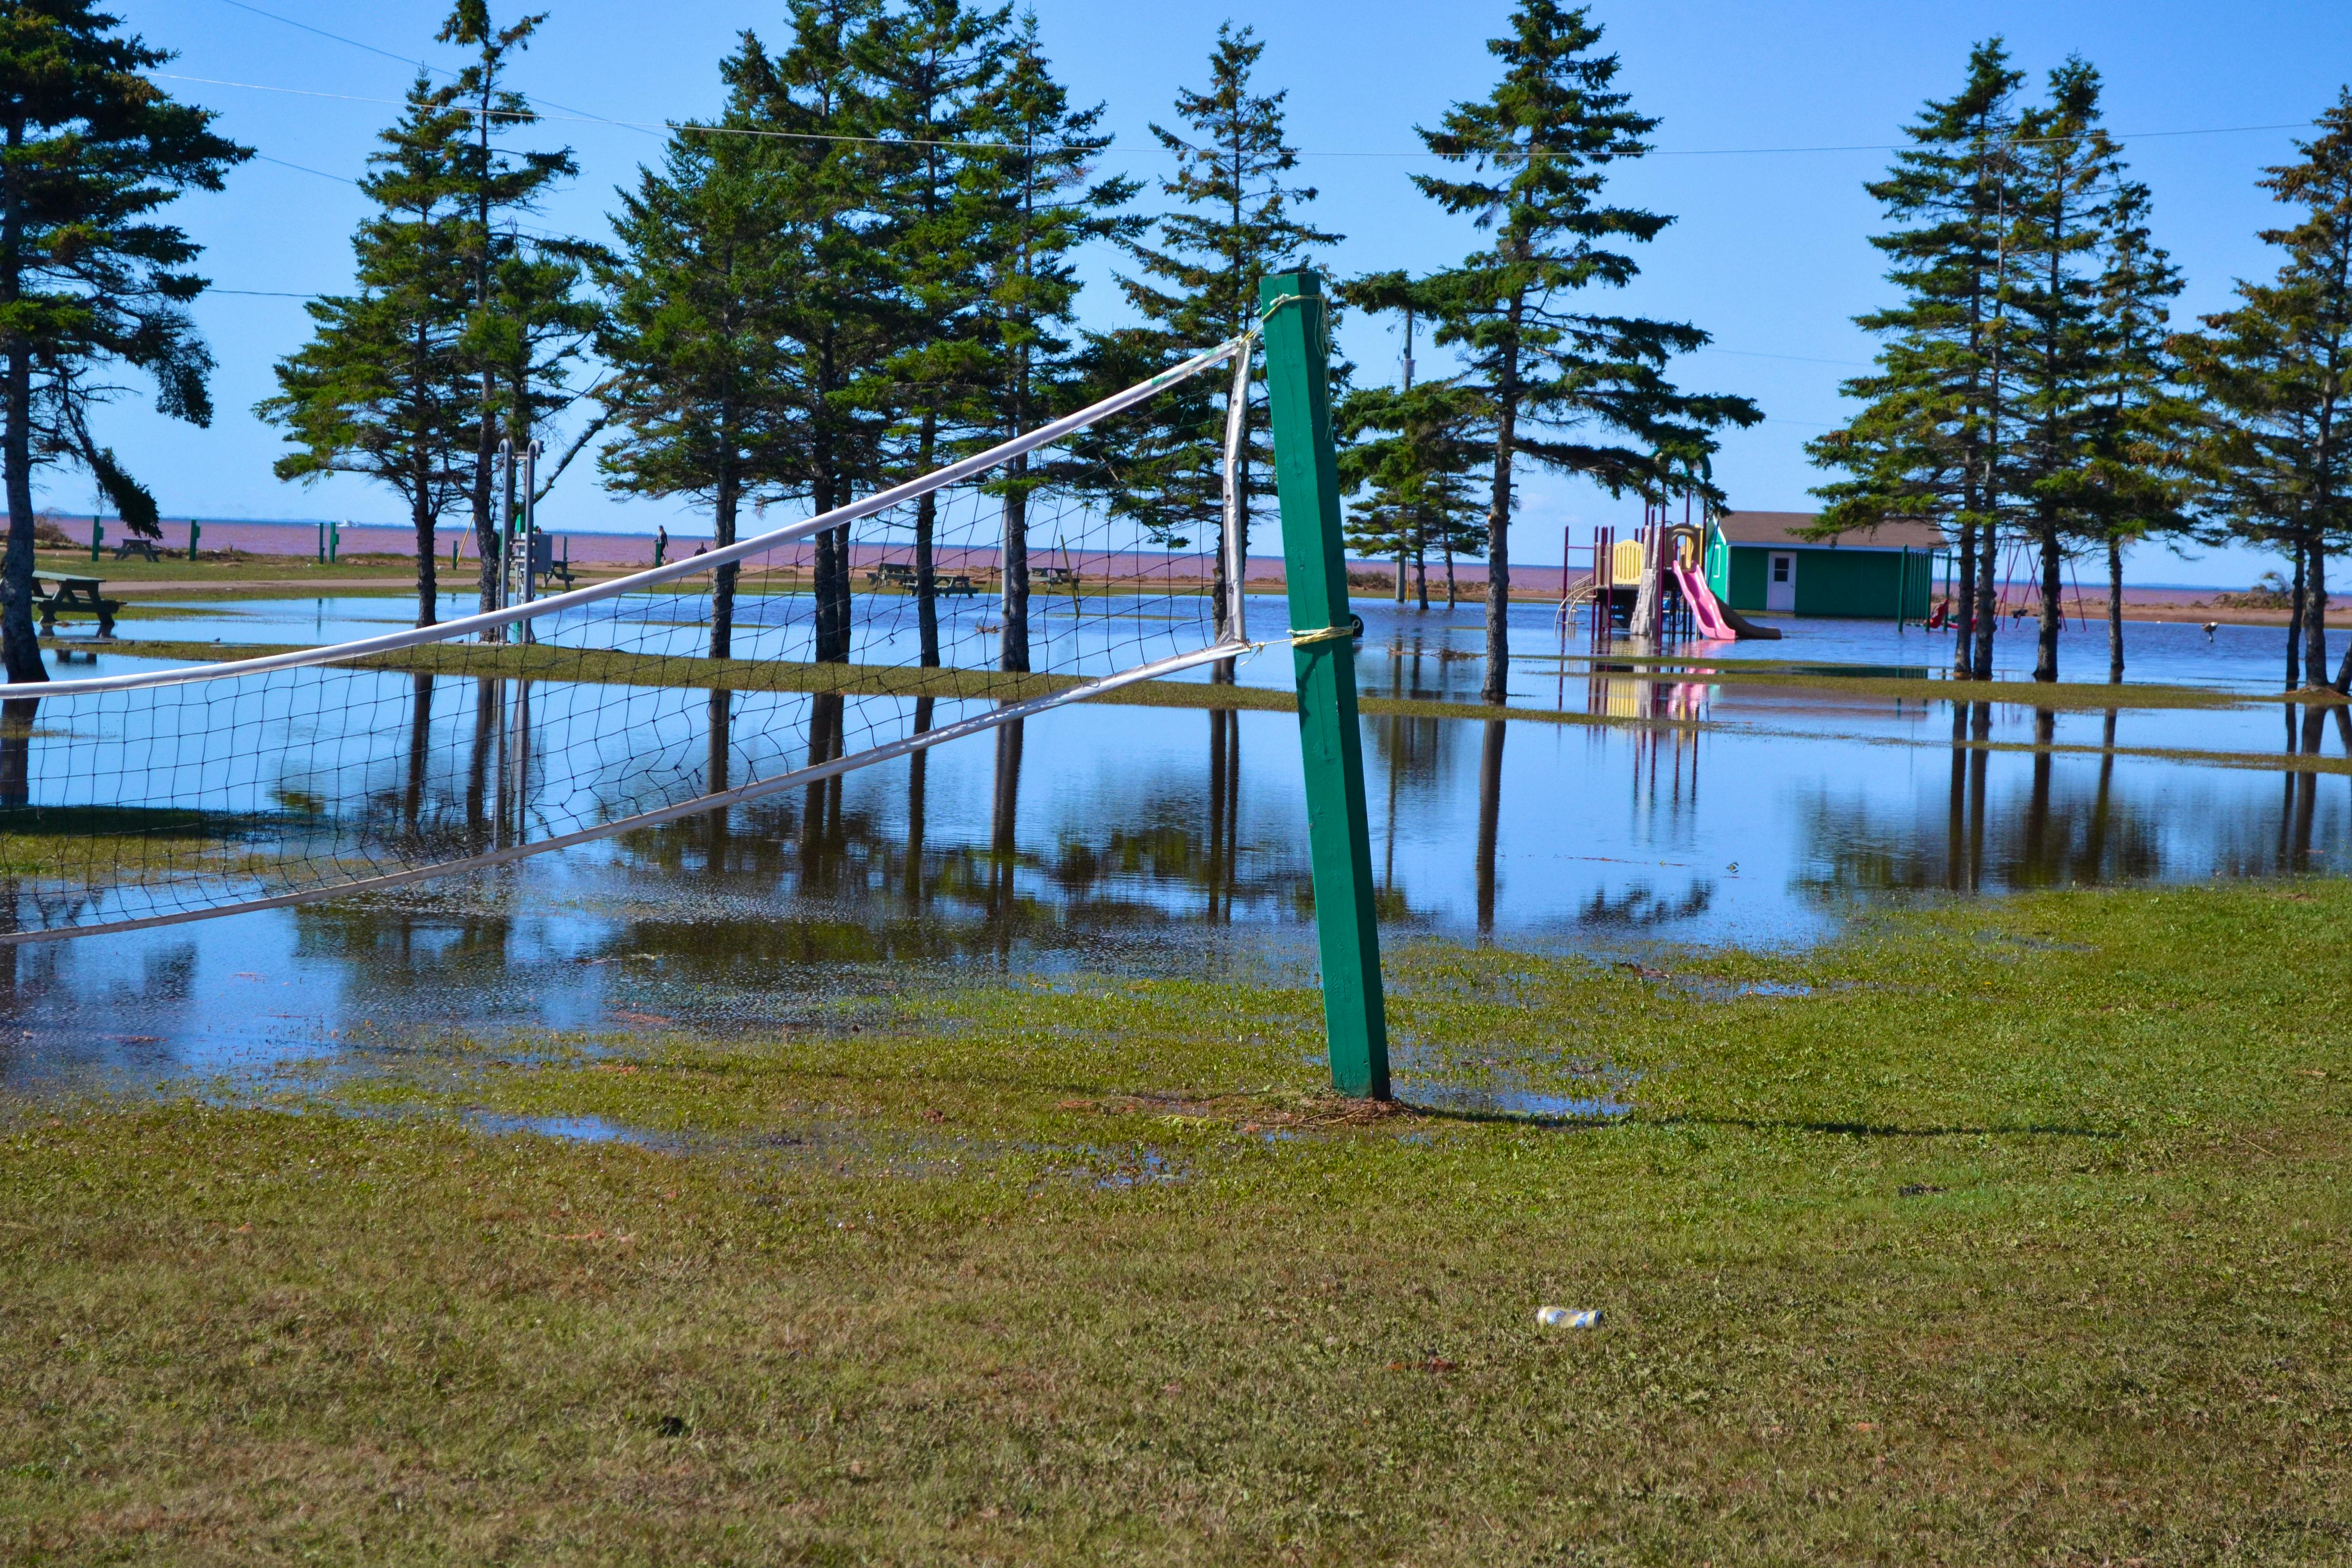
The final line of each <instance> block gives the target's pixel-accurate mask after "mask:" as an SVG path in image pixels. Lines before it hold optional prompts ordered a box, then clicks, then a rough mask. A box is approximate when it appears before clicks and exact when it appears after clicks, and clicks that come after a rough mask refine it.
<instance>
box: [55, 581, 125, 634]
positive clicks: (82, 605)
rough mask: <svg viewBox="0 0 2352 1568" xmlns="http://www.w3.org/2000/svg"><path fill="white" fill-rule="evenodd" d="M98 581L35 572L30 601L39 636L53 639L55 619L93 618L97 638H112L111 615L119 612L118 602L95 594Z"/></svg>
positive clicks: (112, 625) (119, 603) (112, 622)
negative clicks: (35, 611) (36, 612)
mask: <svg viewBox="0 0 2352 1568" xmlns="http://www.w3.org/2000/svg"><path fill="white" fill-rule="evenodd" d="M99 587H100V579H98V578H96V577H79V576H75V575H74V574H70V573H66V572H36V573H34V574H33V598H34V601H35V603H36V605H37V607H38V608H39V610H40V612H41V635H42V636H43V637H50V636H53V635H55V633H56V631H57V626H58V616H97V617H98V635H99V636H100V637H112V636H113V635H114V613H115V612H116V611H117V610H120V609H121V608H122V601H121V600H120V599H109V598H106V597H104V596H103V595H100V593H99V591H98V590H99Z"/></svg>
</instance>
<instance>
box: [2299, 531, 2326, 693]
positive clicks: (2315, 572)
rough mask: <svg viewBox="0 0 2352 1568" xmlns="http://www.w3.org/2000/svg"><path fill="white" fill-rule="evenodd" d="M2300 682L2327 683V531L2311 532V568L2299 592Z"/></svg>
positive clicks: (2317, 684) (2318, 684) (2323, 684)
mask: <svg viewBox="0 0 2352 1568" xmlns="http://www.w3.org/2000/svg"><path fill="white" fill-rule="evenodd" d="M2303 683H2304V684H2305V686H2325V685H2326V684H2327V534H2326V531H2325V530H2323V529H2314V530H2312V534H2311V570H2310V575H2309V578H2308V585H2307V586H2306V587H2305V590H2304V595H2303Z"/></svg>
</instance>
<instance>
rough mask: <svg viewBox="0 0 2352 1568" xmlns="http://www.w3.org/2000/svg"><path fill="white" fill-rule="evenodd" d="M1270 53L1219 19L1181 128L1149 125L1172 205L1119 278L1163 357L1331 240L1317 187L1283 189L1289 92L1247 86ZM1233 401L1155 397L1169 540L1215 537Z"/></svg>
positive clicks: (1203, 343) (1245, 488) (1246, 522)
mask: <svg viewBox="0 0 2352 1568" xmlns="http://www.w3.org/2000/svg"><path fill="white" fill-rule="evenodd" d="M1264 53H1265V44H1264V43H1263V42H1261V41H1260V40H1259V39H1258V38H1257V37H1256V35H1255V32H1253V31H1252V29H1250V28H1248V27H1246V26H1244V27H1239V28H1236V27H1235V26H1234V25H1233V24H1232V23H1231V22H1226V23H1223V24H1222V25H1220V26H1219V27H1218V28H1217V42H1216V47H1214V48H1213V49H1212V50H1211V51H1210V54H1209V85H1208V87H1207V89H1205V90H1202V91H1195V90H1193V89H1190V88H1187V89H1181V90H1179V91H1178V93H1177V95H1176V113H1177V116H1178V119H1179V121H1180V127H1179V128H1178V129H1176V130H1171V129H1169V128H1168V127H1166V126H1163V125H1160V124H1158V123H1154V124H1153V125H1152V126H1151V133H1152V135H1153V136H1155V137H1157V138H1158V139H1159V142H1160V145H1161V146H1162V147H1163V148H1165V149H1167V151H1168V152H1169V153H1171V154H1173V155H1174V157H1175V160H1176V172H1175V173H1174V174H1172V175H1171V176H1170V177H1169V178H1167V179H1165V180H1163V181H1162V182H1161V183H1160V195H1163V196H1165V197H1167V198H1168V199H1169V200H1171V202H1173V203H1175V204H1176V205H1175V206H1174V207H1173V208H1172V209H1171V211H1169V212H1167V213H1165V214H1164V215H1162V216H1160V219H1159V221H1158V223H1157V225H1156V226H1155V227H1154V231H1153V233H1152V235H1151V236H1150V239H1149V240H1148V241H1147V240H1146V239H1144V238H1142V237H1136V238H1133V239H1131V240H1129V245H1128V250H1129V255H1131V256H1132V257H1133V258H1134V259H1135V262H1136V265H1137V268H1138V272H1139V276H1136V277H1125V276H1122V277H1121V278H1120V279H1119V286H1120V288H1121V289H1123V290H1124V291H1125V292H1126V295H1127V299H1128V302H1129V304H1130V305H1132V306H1133V307H1134V308H1135V310H1136V311H1137V312H1138V313H1139V315H1141V316H1142V317H1143V319H1144V321H1146V322H1147V323H1149V329H1150V334H1151V339H1150V341H1151V342H1152V345H1153V347H1154V348H1156V350H1157V352H1158V353H1159V355H1160V357H1161V358H1162V360H1163V361H1164V360H1166V359H1171V358H1176V357H1181V355H1184V354H1190V353H1198V352H1199V351H1201V350H1202V349H1204V348H1207V347H1209V346H1211V345H1212V344H1214V343H1219V342H1224V341H1225V340H1226V339H1228V338H1233V337H1237V336H1239V335H1240V334H1241V333H1243V332H1244V331H1248V330H1249V329H1250V327H1251V326H1252V325H1253V324H1254V323H1255V321H1256V320H1257V294H1258V283H1259V280H1260V279H1264V278H1265V277H1267V276H1268V275H1270V274H1275V273H1281V272H1287V271H1292V270H1295V269H1297V268H1302V267H1306V266H1309V265H1311V264H1312V263H1311V258H1310V255H1309V248H1310V247H1314V246H1318V245H1337V244H1338V243H1339V239H1340V237H1339V235H1336V234H1331V233H1328V232H1326V231H1324V230H1321V229H1318V228H1316V227H1314V226H1311V225H1309V224H1308V223H1307V222H1306V221H1305V220H1304V219H1302V218H1301V217H1300V216H1297V215H1298V212H1299V209H1301V208H1303V207H1305V206H1306V205H1307V204H1308V203H1310V202H1312V201H1314V200H1315V197H1316V192H1315V189H1314V187H1312V186H1307V185H1292V184H1288V183H1287V182H1288V176H1289V175H1290V174H1291V171H1292V170H1294V169H1295V168H1297V163H1298V153H1297V149H1296V148H1294V147H1292V146H1291V145H1290V144H1289V142H1288V141H1287V140H1286V138H1285V135H1284V132H1283V112H1284V111H1283V100H1285V99H1286V98H1287V97H1288V96H1289V94H1288V92H1287V90H1283V91H1276V92H1272V93H1259V92H1255V91H1254V90H1252V81H1251V78H1252V74H1253V73H1254V72H1255V69H1256V68H1257V62H1258V58H1259V57H1260V56H1261V55H1263V54H1264ZM1252 386H1253V389H1252V391H1251V393H1250V399H1251V406H1250V407H1249V408H1248V409H1246V410H1244V439H1243V447H1242V460H1241V464H1240V467H1239V470H1238V472H1237V473H1236V475H1235V481H1236V486H1237V488H1238V489H1239V491H1240V496H1241V533H1242V537H1241V540H1240V542H1239V550H1238V552H1237V553H1238V554H1239V555H1240V556H1241V557H1242V559H1244V561H1246V560H1247V558H1248V553H1249V528H1250V517H1251V514H1252V512H1253V510H1255V505H1256V500H1257V494H1258V486H1257V482H1256V475H1257V474H1258V473H1259V472H1260V471H1262V470H1263V469H1265V468H1267V467H1268V466H1269V465H1270V463H1271V461H1272V458H1271V449H1270V447H1269V445H1268V439H1267V435H1266V421H1265V417H1264V416H1262V415H1261V414H1260V413H1259V412H1258V410H1257V408H1256V404H1257V401H1258V397H1259V395H1258V393H1257V392H1256V390H1255V383H1253V384H1252ZM1230 396H1231V392H1230V388H1229V385H1228V389H1227V390H1226V391H1225V392H1224V394H1223V396H1222V397H1221V396H1220V395H1219V394H1218V391H1217V389H1216V388H1215V387H1214V386H1213V385H1212V384H1211V383H1210V382H1209V380H1208V378H1205V377H1203V378H1201V379H1199V380H1196V381H1195V382H1194V383H1193V384H1192V386H1191V387H1190V388H1189V389H1186V391H1184V392H1181V393H1179V394H1178V395H1173V396H1170V397H1167V398H1164V399H1162V400H1160V403H1159V410H1160V420H1161V424H1162V429H1161V431H1160V433H1159V437H1158V440H1157V442H1156V447H1157V449H1156V451H1155V452H1154V453H1153V454H1152V457H1153V461H1152V462H1151V464H1150V467H1149V468H1147V469H1145V470H1144V471H1141V472H1139V474H1138V475H1137V479H1138V483H1139V486H1141V487H1143V488H1144V489H1147V490H1149V491H1150V493H1152V494H1153V495H1154V496H1155V498H1156V510H1155V523H1156V526H1157V528H1158V529H1159V531H1160V532H1162V533H1163V534H1165V535H1171V536H1172V535H1174V534H1175V532H1176V531H1177V530H1179V529H1182V528H1185V527H1186V526H1187V524H1188V523H1189V525H1190V528H1191V529H1192V530H1197V531H1198V532H1199V533H1200V534H1202V535H1207V534H1219V533H1221V531H1222V528H1223V522H1222V482H1223V448H1224V432H1225V424H1226V411H1225V408H1224V398H1227V397H1230ZM1224 563H1225V556H1224V552H1223V551H1222V550H1220V551H1218V552H1216V565H1215V568H1214V570H1215V578H1216V581H1215V600H1216V614H1217V617H1218V626H1219V629H1220V630H1221V631H1222V630H1223V621H1224V610H1225V593H1224Z"/></svg>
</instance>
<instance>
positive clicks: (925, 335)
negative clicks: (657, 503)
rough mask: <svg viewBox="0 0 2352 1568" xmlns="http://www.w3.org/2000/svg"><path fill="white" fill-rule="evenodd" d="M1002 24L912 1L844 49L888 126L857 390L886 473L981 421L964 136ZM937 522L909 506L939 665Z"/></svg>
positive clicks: (972, 136) (921, 597)
mask: <svg viewBox="0 0 2352 1568" xmlns="http://www.w3.org/2000/svg"><path fill="white" fill-rule="evenodd" d="M1009 19H1010V18H1009V12H1007V11H1005V10H996V11H977V10H972V9H971V8H969V7H967V6H966V5H963V4H962V0H914V3H913V4H910V5H905V6H903V7H900V8H898V9H895V10H891V11H887V12H884V13H882V14H880V15H877V16H875V17H874V18H872V20H871V21H870V22H869V23H868V25H867V27H866V31H865V33H864V34H863V35H862V36H861V37H859V38H858V39H857V41H856V44H855V45H854V46H853V53H854V56H855V58H856V63H857V65H858V67H859V68H860V69H861V70H862V72H863V73H864V75H865V76H866V78H867V79H868V80H869V81H870V83H871V87H870V89H869V90H870V91H871V92H872V94H873V96H874V100H875V101H874V104H873V113H874V116H875V120H876V121H877V125H879V126H881V127H884V128H886V129H887V132H889V140H888V142H887V146H886V148H885V149H884V150H883V151H882V153H880V163H879V176H878V177H879V184H878V190H879V201H880V212H881V216H882V219H883V228H882V230H881V231H880V233H879V235H878V236H877V244H878V246H879V247H880V249H881V253H882V259H883V261H884V263H885V264H886V265H887V268H889V275H890V276H889V286H888V289H887V295H886V297H885V301H884V303H885V312H886V329H885V330H886V331H887V332H888V334H889V336H890V338H891V341H892V342H893V344H894V349H893V352H891V353H889V355H888V357H887V359H886V360H885V361H884V362H883V363H882V364H881V365H880V366H879V368H878V369H877V372H876V374H875V375H874V376H873V377H872V378H871V381H870V382H869V384H868V386H867V389H866V397H867V399H868V401H869V403H870V404H872V405H877V407H878V409H879V411H881V412H885V413H887V414H889V415H891V416H893V426H892V429H891V432H890V439H889V441H888V445H887V457H886V463H887V475H886V477H887V479H891V480H893V481H895V480H898V479H909V478H912V477H914V476H916V475H919V474H924V473H928V472H929V471H930V470H931V469H932V468H936V467H938V466H939V461H940V451H941V445H942V442H946V443H948V444H950V445H952V444H954V442H955V441H956V438H957V437H959V436H961V435H964V434H966V433H968V432H970V431H971V430H974V429H976V428H980V427H982V426H987V425H989V424H991V423H992V421H991V420H990V419H989V417H988V414H987V411H986V407H985V403H984V400H983V399H982V396H981V388H982V384H983V383H984V382H985V381H986V380H987V379H988V370H987V362H988V360H989V357H990V356H989V354H988V353H987V349H986V347H985V345H984V343H983V342H982V329H981V320H982V317H981V311H980V310H979V303H980V300H981V296H982V290H983V287H984V285H983V283H982V265H983V263H982V252H983V248H984V247H983V241H982V237H983V235H984V233H985V231H986V228H987V226H988V218H989V216H990V215H989V214H988V212H987V196H986V192H985V189H984V188H983V183H982V181H981V180H979V179H977V178H976V177H975V175H976V174H977V173H978V171H979V170H980V168H981V165H980V163H978V162H977V161H976V158H975V153H976V148H975V145H974V143H975V141H976V139H977V138H978V137H979V136H980V135H981V134H982V132H983V131H984V129H985V127H984V126H983V124H982V119H983V115H984V111H985V108H986V103H987V100H988V98H989V96H990V94H991V92H992V89H994V87H995V85H996V82H997V79H998V78H999V76H1000V75H1001V74H1002V73H1003V68H1004V54H1005V50H1006V39H1005V30H1006V27H1007V26H1008V23H1009ZM937 517H938V497H937V495H936V494H928V495H925V496H923V497H921V498H920V499H919V500H917V501H916V502H915V515H914V520H913V524H914V551H915V561H914V569H915V570H914V579H915V582H914V588H915V598H916V622H917V629H918V634H919V658H920V659H921V662H922V663H923V664H925V665H926V666H929V665H936V664H938V663H939V662H940V623H939V603H938V597H937V594H938V584H937V578H936V572H935V567H934V562H933V558H932V542H933V541H932V535H933V531H934V529H935V527H936V523H937Z"/></svg>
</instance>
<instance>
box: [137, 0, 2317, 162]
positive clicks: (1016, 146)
mask: <svg viewBox="0 0 2352 1568" xmlns="http://www.w3.org/2000/svg"><path fill="white" fill-rule="evenodd" d="M225 3H227V4H235V3H236V0H225ZM245 8H246V9H247V10H251V9H253V7H251V6H247V7H245ZM263 14H264V15H268V13H266V12H265V13H263ZM297 26H299V24H297ZM317 30H318V29H316V28H311V29H310V31H313V32H316V31H317ZM329 36H330V37H331V36H332V35H329ZM361 47H368V46H365V45H362V46H361ZM378 52H379V53H381V52H382V51H380V50H379V51H378ZM392 58H394V59H398V58H401V57H400V56H397V55H395V56H394V57H392ZM155 75H156V76H157V77H158V78H160V79H163V80H165V81H184V82H193V83H195V84H198V85H200V86H204V87H233V88H238V89H243V90H245V91H247V92H276V93H284V94H287V95H289V96H290V97H295V98H325V99H332V100H336V101H338V102H342V103H373V104H383V105H386V106H388V107H391V108H394V109H398V108H403V107H405V105H404V100H400V99H394V98H370V97H365V96H362V95H361V94H358V93H349V92H321V91H320V90H318V89H315V88H302V87H275V86H272V85H269V84H268V83H265V82H256V81H229V80H226V79H222V78H218V77H202V76H182V75H179V74H177V73H175V72H172V71H157V72H156V73H155ZM537 101H539V102H543V103H546V104H547V105H548V107H549V108H551V109H556V108H562V105H560V104H557V103H555V102H554V101H553V100H546V99H541V100H537ZM448 108H449V110H450V112H452V113H457V114H479V115H484V116H487V117H488V118H489V119H492V120H532V121H559V122H571V123H578V124H586V125H610V126H614V127H616V128H618V129H620V130H623V131H638V132H645V133H646V134H647V135H659V134H660V133H662V132H693V133H696V134H698V135H707V136H757V137H766V138H771V139H773V140H776V141H783V142H847V143H854V144H857V145H861V146H873V147H956V148H968V149H973V150H979V151H987V152H998V153H1019V152H1034V151H1035V149H1034V148H1032V147H1027V146H1024V144H1022V143H1020V142H960V141H951V140H946V139H940V140H926V139H924V138H921V137H915V136H842V135H832V134H827V133H825V132H815V131H771V130H767V129H765V128H763V127H758V126H750V125H703V124H698V123H697V122H695V121H677V120H665V121H658V122H656V121H634V120H614V119H612V118H610V117H608V116H605V115H602V114H589V113H586V112H584V111H583V110H571V111H569V112H567V113H564V114H542V113H541V112H540V111H539V110H536V109H533V110H499V109H481V108H477V107H476V106H474V105H472V104H465V103H453V104H450V105H449V106H448ZM2311 125H2312V122H2311V121H2308V120H2296V121H2280V122H2279V123H2277V124H2273V125H2209V126H2200V127H2197V128H2195V129H2191V130H2186V131H2122V132H2109V134H2110V135H2112V136H2113V137H2114V138H2115V139H2116V141H2118V142H2143V141H2148V140H2151V139H2154V138H2158V137H2178V136H2237V135H2243V134H2246V133H2249V132H2261V131H2307V130H2310V129H2311ZM2025 140H2026V142H2027V143H2028V144H2030V143H2031V142H2033V141H2035V140H2049V138H2039V139H2035V138H2027V139H2025ZM1917 150H1918V144H1917V143H1914V142H1848V143H1840V144H1834V145H1831V144H1824V145H1822V146H1814V147H1655V148H1652V149H1650V150H1649V151H1648V152H1647V153H1645V154H1644V155H1645V156H1648V157H1653V158H1742V157H1780V156H1798V155H1803V154H1809V153H1907V152H1916V151H1917ZM1087 151H1089V152H1093V153H1114V152H1116V153H1129V154H1132V153H1142V154H1144V155H1146V156H1151V155H1155V154H1156V153H1159V152H1160V151H1162V150H1161V149H1156V148H1151V147H1144V146H1140V145H1138V146H1131V147H1125V146H1120V145H1118V143H1116V142H1113V143H1110V144H1108V145H1106V146H1104V147H1101V148H1090V149H1087ZM1297 156H1299V157H1301V158H1436V157H1437V156H1438V154H1437V153H1432V152H1429V151H1428V150H1427V149H1425V148H1424V149H1422V150H1420V151H1414V152H1402V151H1383V150H1368V151H1347V150H1339V149H1314V148H1309V149H1302V150H1301V151H1300V152H1299V153H1297Z"/></svg>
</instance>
